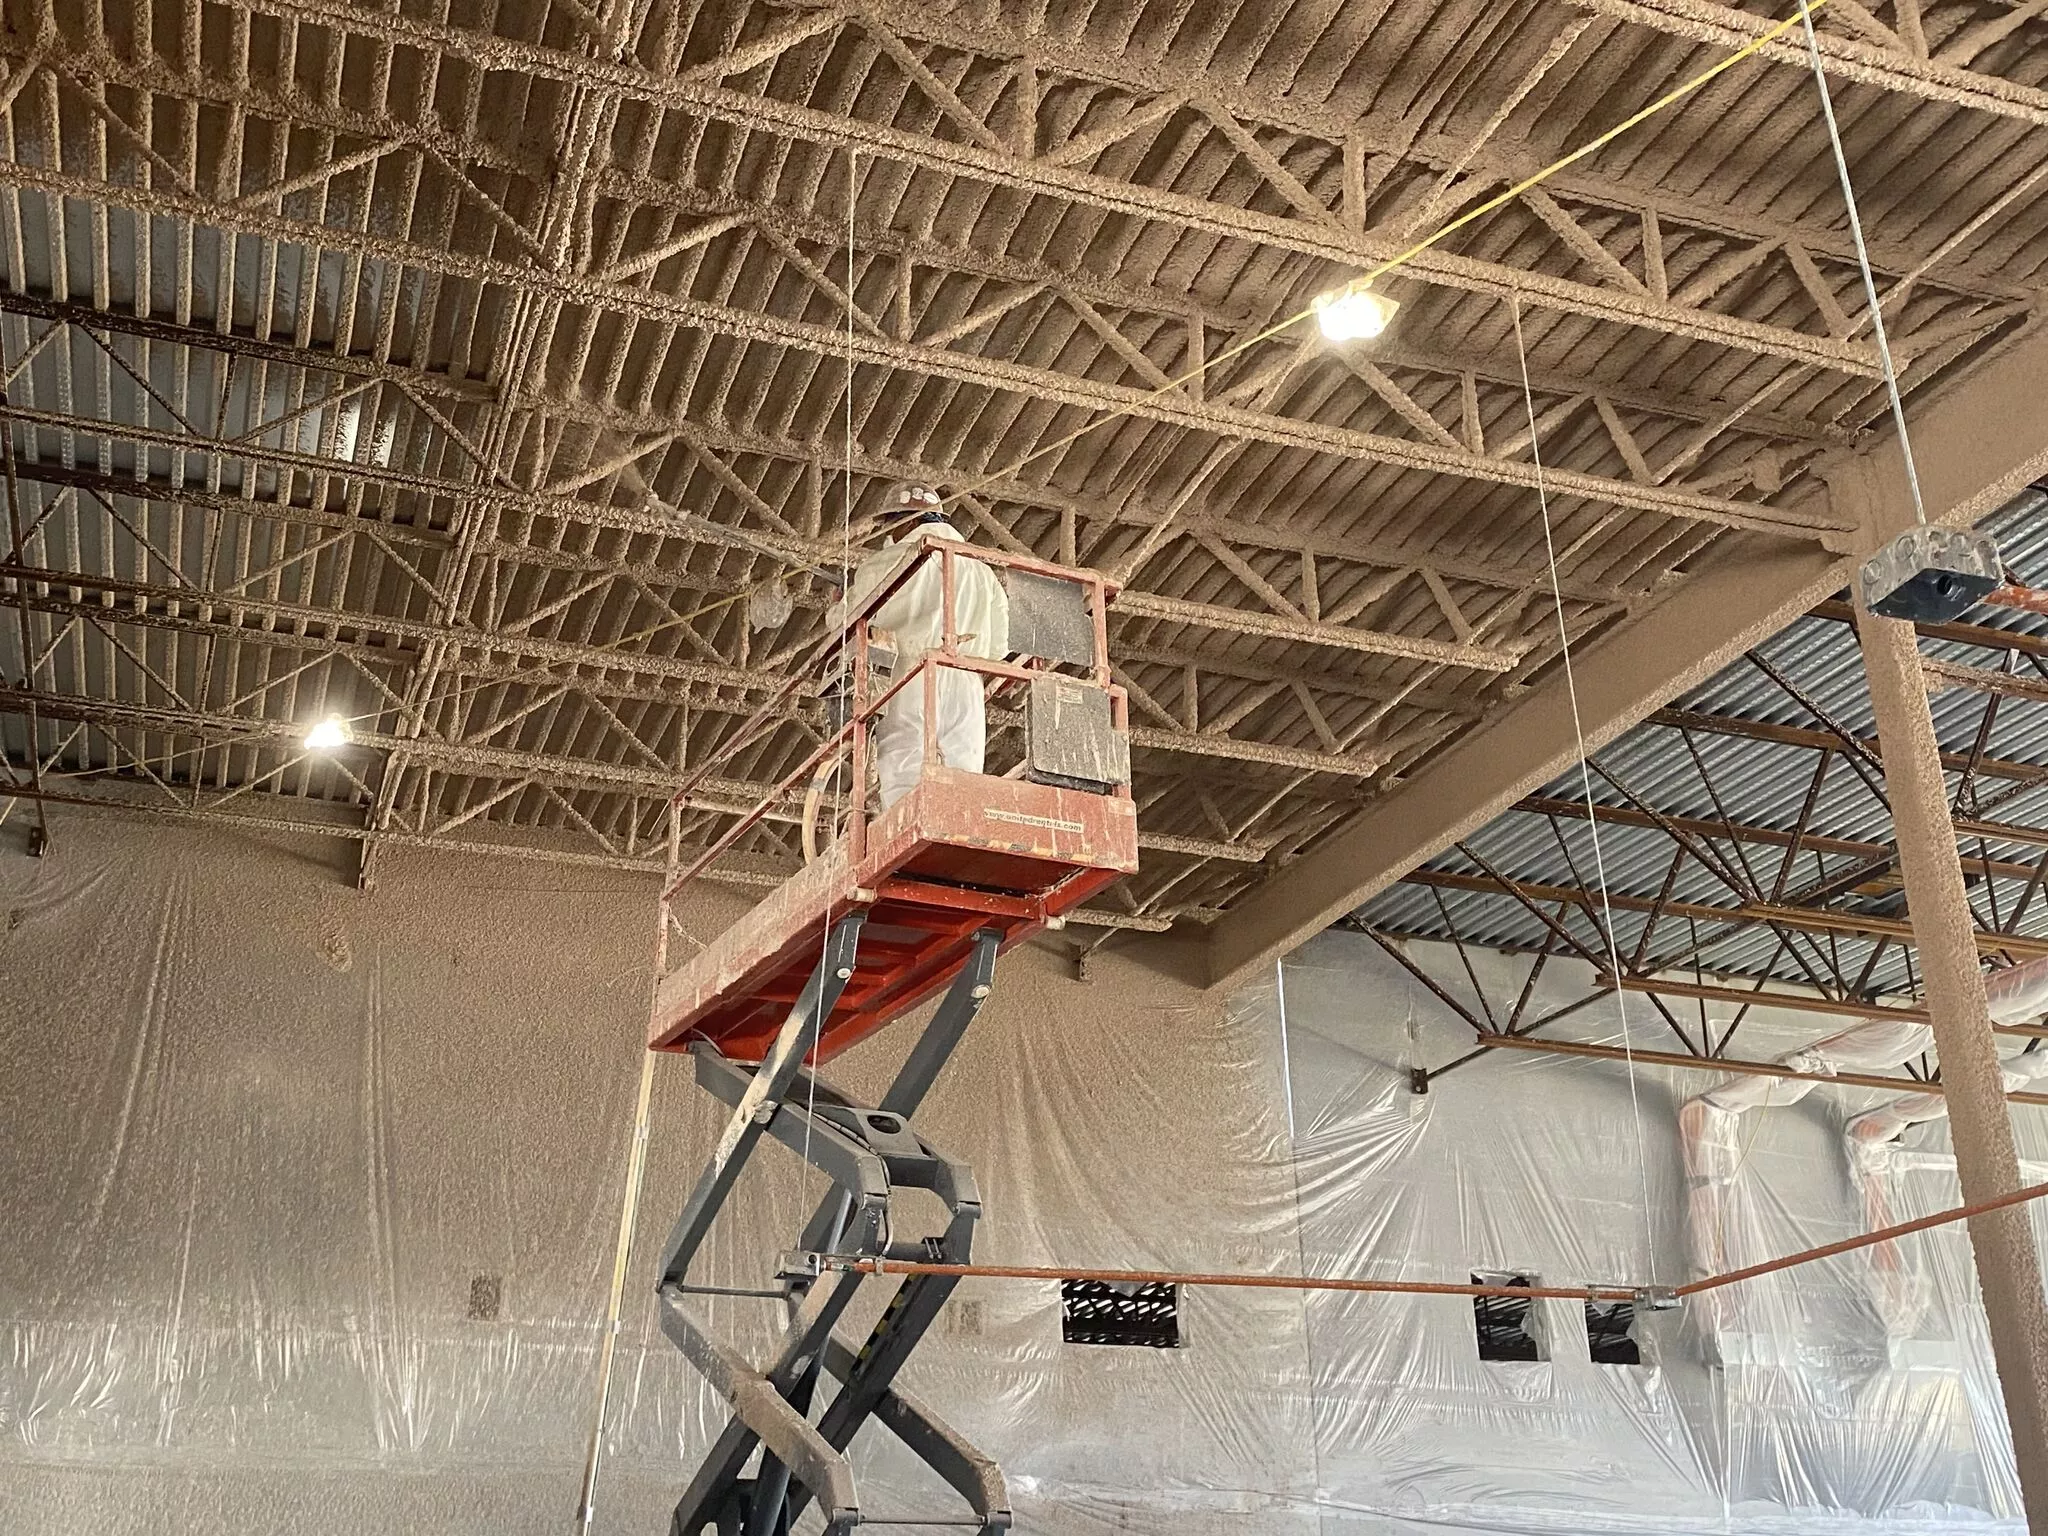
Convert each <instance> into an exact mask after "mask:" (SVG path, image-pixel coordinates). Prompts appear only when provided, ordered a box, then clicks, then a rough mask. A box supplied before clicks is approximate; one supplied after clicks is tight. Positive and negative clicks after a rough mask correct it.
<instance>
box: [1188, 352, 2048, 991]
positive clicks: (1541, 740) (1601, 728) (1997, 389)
mask: <svg viewBox="0 0 2048 1536" xmlns="http://www.w3.org/2000/svg"><path fill="white" fill-rule="evenodd" d="M1913 448H1914V456H1915V460H1916V463H1917V465H1918V469H1919V474H1920V482H1921V486H1922V490H1923V494H1924V497H1925V500H1926V504H1927V506H1928V508H1929V509H1930V510H1931V511H1933V512H1934V513H1935V514H1936V515H1937V516H1938V517H1939V519H1940V520H1941V521H1942V522H1943V523H1945V524H1947V525H1948V526H1952V527H1966V526H1969V525H1971V524H1974V523H1976V522H1979V521H1981V520H1983V519H1984V518H1986V517H1989V516H1990V515H1991V514H1992V513H1994V512H1996V511H1998V510H1999V509H2000V508H2002V507H2004V506H2006V505H2008V504H2010V503H2011V502H2012V501H2013V500H2014V498H2015V497H2017V496H2019V495H2020V494H2021V493H2022V492H2024V491H2026V489H2027V488H2028V487H2029V486H2031V485H2032V484H2034V483H2035V482H2036V481H2038V480H2040V479H2041V478H2042V477H2043V476H2044V475H2048V331H2042V330H2035V331H2033V332H2031V333H2030V334H2029V335H2028V336H2027V337H2026V338H2025V339H2024V340H2022V341H2020V342H2017V343H2015V344H2014V345H2013V346H2011V347H2009V348H2008V349H2006V350H2005V351H2003V352H2000V353H1998V354H1996V355H1994V356H1993V357H1991V358H1990V359H1988V360H1987V361H1986V362H1984V363H1983V364H1982V365H1981V366H1980V367H1978V368H1977V369H1975V370H1974V371H1973V372H1972V373H1971V374H1970V375H1969V376H1968V377H1967V378H1966V379H1964V380H1962V381H1960V382H1959V383H1957V384H1955V385H1953V386H1952V387H1950V388H1948V389H1946V390H1944V391H1942V392H1941V393H1939V394H1937V395H1935V396H1933V397H1932V398H1931V399H1929V400H1928V401H1927V402H1925V403H1924V404H1922V405H1921V406H1920V408H1919V413H1918V419H1917V420H1916V422H1915V425H1914V430H1913ZM1825 475H1826V481H1825V483H1826V484H1827V486H1828V494H1829V500H1830V502H1831V504H1832V505H1833V506H1834V507H1835V509H1836V514H1835V515H1837V516H1838V517H1842V518H1846V519H1849V520H1852V521H1854V522H1856V523H1857V525H1858V526H1859V528H1860V529H1861V532H1860V533H1859V534H1858V544H1857V548H1858V551H1859V554H1858V555H1857V556H1855V557H1852V558H1847V559H1840V558H1835V557H1831V556H1828V555H1826V554H1824V553H1822V552H1820V551H1814V550H1808V551H1781V552H1778V553H1776V554H1770V555H1746V556H1744V557H1740V558H1729V559H1727V560H1726V561H1725V562H1724V563H1723V564H1721V565H1719V566H1718V567H1715V568H1712V569H1711V570H1702V571H1700V572H1698V573H1697V574H1694V575H1692V576H1690V577H1688V578H1686V579H1685V580H1684V581H1683V582H1682V583H1679V584H1678V585H1677V586H1676V587H1675V589H1674V590H1673V592H1672V593H1671V595H1670V597H1668V598H1667V599H1666V600H1665V601H1664V602H1662V603H1661V604H1659V605H1658V606H1656V607H1654V608H1651V609H1649V610H1648V611H1647V612H1646V613H1643V614H1642V615H1640V616H1639V617H1636V618H1634V619H1632V620H1630V621H1629V622H1627V623H1625V624H1620V625H1617V626H1616V627H1614V628H1613V629H1611V630H1609V631H1608V632H1606V633H1605V634H1603V635H1602V636H1601V637H1600V638H1599V639H1598V640H1596V641H1594V642H1592V643H1591V644H1589V645H1586V646H1583V647H1581V648H1579V650H1578V653H1577V655H1576V656H1575V657H1574V663H1573V667H1572V669H1571V672H1570V674H1569V675H1568V676H1565V675H1555V676H1553V677H1551V678H1550V679H1549V680H1547V681H1546V682H1545V683H1543V684H1541V685H1539V686H1537V687H1535V688H1533V689H1531V690H1530V691H1529V692H1528V693H1527V694H1526V695H1524V696H1523V697H1522V698H1521V699H1519V700H1517V701H1516V702H1515V703H1514V704H1513V705H1511V706H1509V707H1508V708H1507V709H1505V710H1503V711H1501V712H1500V714H1498V715H1497V716H1496V717H1494V719H1493V721H1492V722H1491V723H1490V724H1489V725H1488V726H1486V727H1485V728H1484V729H1481V730H1477V731H1473V732H1470V733H1468V734H1467V735H1465V736H1464V737H1462V738H1460V739H1459V740H1458V741H1456V742H1454V743H1453V744H1452V745H1451V746H1450V747H1448V748H1446V749H1444V750H1442V751H1439V752H1437V753H1436V754H1435V755H1434V756H1433V757H1432V759H1431V760H1430V761H1429V763H1428V764H1427V765H1426V766H1424V767H1423V768H1422V769H1421V771H1419V772H1417V773H1415V774H1413V775H1411V776H1409V777H1408V778H1406V779H1404V780H1403V781H1402V782H1401V783H1399V784H1398V785H1397V786H1395V787H1393V788H1390V789H1389V790H1387V791H1386V792H1385V793H1383V794H1381V795H1379V796H1378V797H1377V798H1375V799H1374V800H1373V801H1371V802H1370V803H1369V804H1368V805H1367V806H1366V807H1365V808H1364V809H1363V810H1361V811H1359V812H1357V813H1356V814H1354V815H1353V816H1351V817H1350V818H1349V819H1348V820H1346V821H1344V822H1342V823H1340V824H1339V825H1338V827H1337V828H1336V829H1335V830H1334V831H1332V832H1331V833H1329V834H1328V835H1326V836H1324V837H1323V838H1322V839H1321V841H1320V842H1319V843H1318V844H1317V845H1315V846H1314V847H1312V848H1310V849H1308V850H1307V851H1306V852H1304V853H1303V854H1302V855H1301V856H1299V857H1297V858H1295V859H1293V860H1292V861H1291V862H1288V863H1286V864H1285V866H1284V867H1283V868H1282V869H1281V870H1280V871H1279V872H1278V873H1276V874H1275V875H1273V876H1270V877H1269V878H1268V879H1267V880H1266V881H1265V882H1264V883H1262V884H1261V885H1259V886H1257V887H1255V888H1253V889H1252V890H1251V891H1250V892H1248V893H1247V894H1246V895H1245V896H1244V897H1242V898H1240V899H1239V900H1238V901H1236V902H1235V903H1233V905H1232V907H1231V909H1230V911H1229V912H1228V913H1227V914H1226V915H1225V916H1224V917H1223V918H1222V919H1220V920H1219V921H1218V922H1216V923H1214V924H1212V925H1211V926H1210V927H1209V929H1208V930H1207V932H1206V933H1205V934H1203V935H1201V936H1200V937H1196V936H1193V935H1189V936H1187V937H1180V936H1176V937H1175V939H1174V940H1173V941H1172V943H1171V944H1168V945H1161V946H1158V947H1157V949H1156V951H1155V953H1156V955H1157V958H1158V961H1159V963H1161V964H1162V965H1164V966H1167V967H1168V968H1171V969H1174V970H1177V971H1179V972H1181V973H1182V974H1192V975H1194V976H1195V977H1197V978H1198V979H1200V980H1204V981H1207V982H1209V983H1210V984H1212V985H1213V984H1228V983H1233V982H1236V981H1239V980H1242V979H1244V978H1246V977H1248V976H1250V975H1251V974H1253V973H1254V972H1256V971H1258V970H1259V969H1260V968H1262V967H1263V966H1266V965H1270V964H1271V963H1272V962H1273V960H1274V959H1276V958H1277V957H1278V956H1280V955H1281V954H1284V953H1285V952H1286V951H1288V950H1289V949H1292V948H1293V947H1294V946H1295V945H1296V944H1298V943H1300V942H1301V941H1302V940H1303V939H1305V938H1307V937H1309V936H1310V935H1311V934H1313V933H1316V932H1319V931H1320V930H1321V929H1323V928H1325V927H1327V926H1328V925H1329V924H1330V923H1332V922H1334V921H1335V920H1336V919H1337V918H1339V917H1341V916H1343V915H1344V914H1345V913H1347V912H1349V911H1351V910H1353V909H1354V908H1356V907H1357V906H1358V905H1359V903H1361V902H1362V901H1364V900H1365V899H1366V898H1367V897H1369V896H1371V895H1373V894H1375V893H1376V892H1378V891H1381V890H1384V889H1385V888H1386V887H1387V886H1388V885H1389V884H1391V883H1392V882H1393V881H1395V880H1397V879H1399V878H1400V877H1401V876H1402V875H1404V874H1406V873H1407V872H1408V871H1409V870H1411V869H1414V868H1416V867H1418V866H1419V865H1421V864H1423V863H1425V862H1426V861H1427V860H1429V859H1430V858H1433V857H1434V856H1435V855H1436V854H1438V853H1440V852H1442V851H1443V850H1444V849H1445V848H1447V847H1449V846H1450V845H1451V844H1452V843H1454V842H1456V841H1457V840H1458V839H1459V838H1462V837H1464V836H1466V835H1467V834H1468V833H1470V832H1472V831H1474V830H1476V829H1477V828H1479V827H1481V826H1483V825H1485V824H1486V823H1487V822H1488V821H1491V820H1492V819H1493V818H1494V817H1495V816H1497V815H1498V814H1499V813H1500V812H1501V811H1503V810H1505V809H1507V808H1508V807H1509V806H1510V805H1512V804H1513V803H1514V802H1515V801H1517V800H1519V799H1520V798H1522V797H1523V796H1524V795H1527V794H1530V793H1532V792H1533V791H1535V790H1537V789H1540V788H1541V787H1542V786H1543V785H1544V784H1547V783H1549V782H1550V781H1551V780H1552V779H1555V778H1556V777H1557V776H1558V775H1559V774H1560V773H1561V772H1563V771H1564V770H1565V769H1566V768H1568V767H1569V766H1570V765H1571V764H1572V763H1573V762H1575V761H1577V760H1578V759H1579V758H1580V757H1581V756H1582V754H1583V753H1585V752H1587V751H1593V750H1597V749H1598V748H1600V747H1602V746H1604V745H1605V744H1606V743H1607V742H1608V741H1611V740H1612V739H1613V738H1614V737H1615V736H1617V735H1619V734H1620V733H1621V731H1623V730H1625V729H1627V728H1628V727H1629V726H1631V725H1633V724H1635V723H1636V722H1638V721H1640V720H1642V719H1644V718H1645V717H1647V716H1649V715H1651V714H1653V713H1654V712H1655V711H1656V710H1657V709H1658V708H1659V707H1660V706H1662V705H1663V704H1664V703H1666V702H1667V701H1668V700H1670V699H1672V698H1675V697H1677V696H1678V695H1679V694H1681V693H1683V692H1685V691H1686V690H1687V689H1688V688H1690V687H1693V686H1695V685H1696V684H1698V683H1701V682H1704V681H1705V680H1706V679H1707V678H1709V677H1711V676H1713V674H1714V673H1716V672H1718V671H1719V670H1721V668H1722V667H1723V666H1725V665H1727V664H1728V663H1729V662H1730V661H1733V660H1734V659H1736V658H1737V657H1739V656H1741V655H1742V654H1743V652H1745V651H1747V650H1748V649H1750V648H1751V647H1752V646H1753V645H1755V644H1757V643H1758V642H1760V641H1761V640H1763V639H1765V638H1767V637H1768V636H1770V635H1772V634H1775V633H1776V632H1777V631H1779V630H1780V629H1782V628H1784V627H1785V626H1786V625H1787V624H1789V623H1790V622H1791V621H1792V620H1793V619H1795V618H1797V617H1798V616H1799V615H1800V614H1803V613H1805V612H1807V611H1808V610H1810V609H1811V608H1813V606H1814V605H1815V604H1816V603H1819V602H1821V601H1823V600H1825V599H1827V598H1830V597H1832V596H1834V595H1835V594H1836V593H1838V592H1840V591H1841V590H1842V589H1843V588H1844V587H1846V586H1847V585H1848V583H1849V581H1850V578H1851V576H1852V575H1853V573H1854V570H1855V566H1856V563H1857V559H1858V558H1860V554H1861V553H1868V552H1870V551H1873V550H1875V549H1876V548H1877V547H1878V546H1879V545H1880V544H1882V543H1883V542H1884V541H1885V540H1886V539H1888V538H1890V537H1891V536H1892V534H1893V533H1895V532H1896V531H1898V530H1899V529H1901V528H1904V527H1907V526H1909V525H1910V524H1911V522H1912V511H1911V500H1910V497H1909V496H1908V494H1907V491H1906V479H1905V473H1904V462H1903V459H1902V456H1901V453H1900V450H1899V446H1898V444H1897V442H1896V441H1892V440H1887V441H1885V442H1884V443H1882V444H1881V445H1880V446H1879V447H1878V448H1876V449H1875V450H1874V451H1873V452H1871V453H1870V454H1868V455H1857V456H1854V457H1853V458H1843V459H1839V460H1832V461H1830V462H1829V463H1828V464H1827V465H1826V466H1825ZM1709 718H1712V717H1709ZM1575 722H1576V724H1577V725H1578V726H1579V727H1582V729H1575ZM1816 734H1822V733H1816ZM1823 739H1824V741H1825V743H1826V744H1827V745H1828V746H1830V747H1831V748H1837V749H1838V748H1839V746H1840V743H1839V742H1838V741H1837V740H1836V738H1834V737H1832V736H1824V735H1823ZM1956 766H1957V767H1958V768H1959V769H1960V768H1961V766H1962V764H1960V763H1958V764H1957V765H1956ZM1983 771H1984V769H1983V765H1982V763H1979V765H1978V772H1979V773H1982V772H1983ZM2029 771H2031V772H2036V773H2038V772H2040V770H2029Z"/></svg>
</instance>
